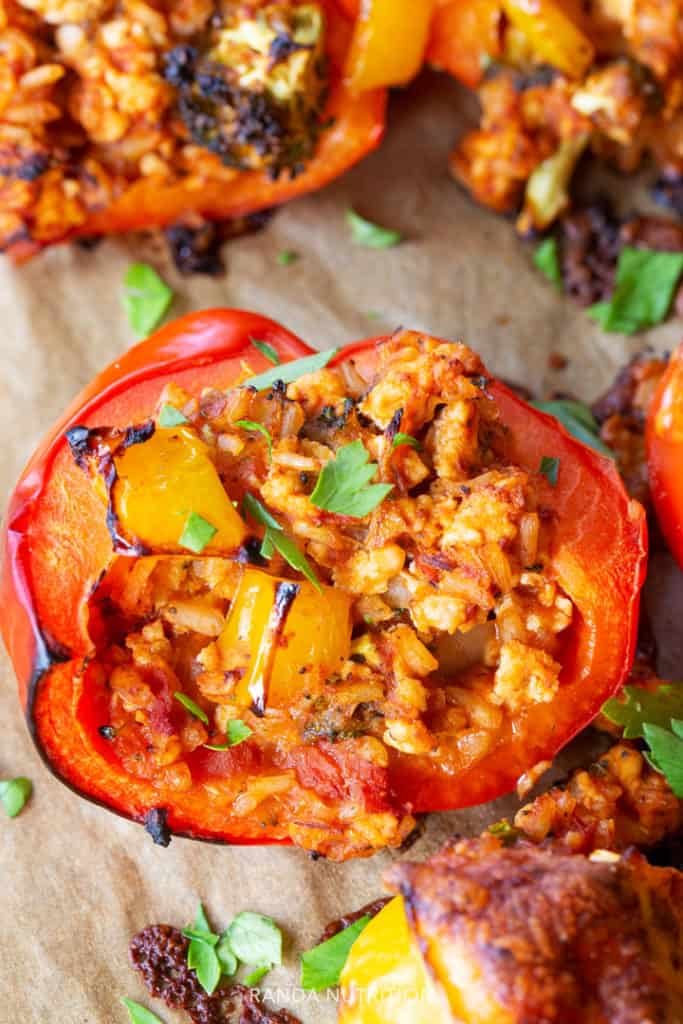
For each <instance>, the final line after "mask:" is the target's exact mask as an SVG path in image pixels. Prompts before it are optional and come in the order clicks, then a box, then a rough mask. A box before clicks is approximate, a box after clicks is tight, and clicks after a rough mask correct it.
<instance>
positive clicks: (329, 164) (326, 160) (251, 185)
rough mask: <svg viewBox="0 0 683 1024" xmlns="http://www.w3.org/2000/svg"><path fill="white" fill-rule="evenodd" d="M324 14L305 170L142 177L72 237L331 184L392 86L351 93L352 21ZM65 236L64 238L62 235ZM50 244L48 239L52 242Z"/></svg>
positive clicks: (260, 202)
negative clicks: (323, 87) (319, 94)
mask: <svg viewBox="0 0 683 1024" xmlns="http://www.w3.org/2000/svg"><path fill="white" fill-rule="evenodd" d="M321 3H322V5H323V8H324V11H325V17H326V20H327V32H326V54H327V58H328V61H329V66H330V88H329V97H328V101H327V104H326V107H325V118H326V119H329V121H330V127H328V128H327V129H326V130H325V131H323V133H322V135H321V138H320V141H319V143H318V146H317V149H316V152H315V154H314V155H313V157H312V158H311V159H310V160H308V161H307V163H306V164H305V166H304V168H303V170H302V171H301V173H299V174H296V175H290V174H282V175H280V177H279V178H278V179H277V180H276V181H273V180H272V177H271V176H270V175H269V174H268V173H267V171H244V172H242V173H240V174H239V175H237V177H236V178H235V179H234V180H233V181H231V182H229V183H228V184H226V182H225V181H224V180H223V179H222V178H215V179H212V178H211V177H207V179H206V181H205V182H204V183H203V185H202V187H201V189H197V187H196V183H195V184H193V185H191V186H190V187H188V186H187V185H186V184H185V183H184V181H178V182H175V183H173V184H168V185H165V184H163V183H161V184H160V183H159V181H158V180H155V179H149V178H144V177H140V178H138V179H137V180H135V181H133V182H132V183H131V184H130V185H129V187H127V188H126V189H125V190H124V191H122V192H121V194H120V195H118V197H117V198H116V199H115V200H114V201H113V202H112V203H110V204H109V205H107V206H104V207H102V208H101V209H97V210H93V211H91V212H90V213H89V214H88V216H87V219H86V220H85V221H84V222H83V223H81V224H79V225H78V227H77V228H76V229H75V230H74V231H72V232H71V233H69V235H68V238H73V237H77V236H88V237H89V236H93V235H107V234H117V233H121V232H125V231H139V230H141V229H142V228H148V227H161V226H164V225H167V224H172V223H174V222H175V221H178V220H179V219H181V218H182V217H183V216H186V215H188V214H199V215H201V216H203V217H206V218H207V219H208V220H230V219H233V218H240V217H243V216H246V215H247V214H250V213H255V212H257V211H259V210H264V209H267V208H269V207H272V206H278V205H280V204H281V203H285V202H288V201H289V200H290V199H295V198H296V197H297V196H301V195H305V194H306V193H307V192H312V191H315V190H316V189H319V188H322V187H323V186H324V185H327V184H329V182H331V181H333V180H334V179H335V178H337V177H339V176H340V175H341V174H343V173H344V172H345V171H347V170H348V169H349V168H350V167H352V166H353V165H354V164H356V163H357V162H358V161H359V160H361V159H362V158H363V157H364V156H366V155H367V154H368V153H369V152H370V151H371V150H373V149H375V148H376V147H377V146H378V145H379V144H380V142H381V140H382V137H383V135H384V128H385V112H386V102H387V94H386V90H385V89H374V90H372V91H368V92H365V93H363V94H362V95H354V94H352V92H351V91H350V89H349V88H348V87H347V85H346V83H345V81H344V75H345V70H344V69H345V65H346V62H347V59H348V54H349V50H350V46H351V41H352V31H353V26H352V24H351V21H350V20H349V18H348V17H347V14H346V12H345V11H344V9H343V5H342V4H340V2H339V0H321ZM60 240H67V239H60ZM43 244H44V243H41V242H40V241H36V240H33V239H20V240H18V241H17V242H16V243H13V244H12V245H10V247H9V249H8V252H9V253H10V255H11V256H12V258H13V259H14V260H15V261H16V262H19V263H21V262H24V261H25V260H27V259H29V258H31V257H32V256H33V255H35V253H36V252H37V251H39V250H40V249H41V248H42V247H43ZM48 244H49V243H48Z"/></svg>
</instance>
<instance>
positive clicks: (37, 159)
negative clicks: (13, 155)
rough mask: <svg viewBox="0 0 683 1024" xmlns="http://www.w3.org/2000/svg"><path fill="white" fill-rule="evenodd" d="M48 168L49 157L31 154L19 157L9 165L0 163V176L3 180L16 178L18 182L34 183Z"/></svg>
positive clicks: (44, 154)
mask: <svg viewBox="0 0 683 1024" xmlns="http://www.w3.org/2000/svg"><path fill="white" fill-rule="evenodd" d="M49 166H50V157H49V155H48V154H47V153H31V154H30V155H29V156H21V155H20V156H19V158H18V159H16V160H10V162H9V163H0V176H2V177H3V178H16V179H18V180H19V181H35V180H36V178H39V177H40V176H41V174H45V171H46V170H47V169H48V167H49Z"/></svg>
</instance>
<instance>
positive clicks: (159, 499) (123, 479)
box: [113, 426, 247, 554]
mask: <svg viewBox="0 0 683 1024" xmlns="http://www.w3.org/2000/svg"><path fill="white" fill-rule="evenodd" d="M114 464H115V466H116V472H117V477H118V479H117V481H116V483H115V484H114V491H113V500H114V510H115V512H116V514H117V516H118V519H119V521H120V523H121V525H122V526H123V527H124V529H125V531H126V533H128V534H131V535H132V536H133V537H136V538H137V539H138V540H140V541H141V542H142V543H143V544H144V545H145V547H147V548H149V549H150V550H151V551H154V552H157V551H170V552H177V551H183V550H185V549H184V548H183V546H182V545H180V544H179V540H180V537H181V535H182V533H183V530H184V528H185V525H186V523H187V520H188V518H189V517H190V515H191V514H192V513H194V514H195V515H196V516H201V518H202V519H204V520H206V522H207V523H210V524H211V526H212V527H213V528H214V529H215V530H216V533H215V534H214V535H213V536H212V537H211V539H210V541H209V542H208V543H207V545H206V547H205V548H204V549H203V550H204V553H211V554H217V553H221V554H225V553H227V552H230V551H235V550H236V549H237V548H239V546H240V544H242V542H243V541H244V540H245V538H246V537H247V528H246V526H245V524H244V523H243V522H242V520H241V519H240V517H239V515H238V513H237V511H236V510H235V508H234V507H233V504H232V502H231V501H230V498H229V497H228V495H227V493H226V491H225V488H224V487H223V484H222V483H221V479H220V477H219V475H218V472H217V470H216V467H215V466H214V464H213V462H212V461H211V457H210V455H209V449H208V447H207V445H205V444H204V442H203V441H202V440H201V439H200V438H199V437H197V435H196V434H195V433H194V431H193V430H191V429H190V428H189V427H185V426H178V427H171V428H169V429H164V428H163V427H157V428H156V430H155V431H154V433H153V434H152V436H151V437H150V438H149V439H148V440H147V441H142V442H140V443H139V444H133V445H131V446H130V447H129V448H126V449H125V451H124V452H123V453H122V454H121V455H118V456H116V457H115V459H114Z"/></svg>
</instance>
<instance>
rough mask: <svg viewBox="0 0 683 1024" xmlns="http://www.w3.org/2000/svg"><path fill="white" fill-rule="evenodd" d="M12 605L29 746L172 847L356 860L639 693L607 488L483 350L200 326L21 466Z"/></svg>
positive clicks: (486, 790)
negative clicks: (295, 852)
mask: <svg viewBox="0 0 683 1024" xmlns="http://www.w3.org/2000/svg"><path fill="white" fill-rule="evenodd" d="M4 545H5V564H4V574H3V578H2V595H1V612H2V625H3V631H4V636H5V642H6V645H7V647H8V650H9V652H10V655H11V657H12V660H13V662H14V666H15V669H16V673H17V676H18V679H19V688H20V696H21V701H22V704H23V706H24V708H25V711H26V715H27V717H28V721H29V724H30V727H31V729H32V732H33V735H34V737H35V741H36V744H37V746H38V748H39V749H40V751H41V752H42V754H43V756H44V757H45V759H46V761H47V762H48V764H49V765H50V767H51V768H52V769H53V770H54V771H55V772H56V773H57V774H58V775H59V776H60V777H61V778H62V779H63V780H65V781H66V782H67V783H69V784H70V785H71V786H73V787H74V788H75V789H76V790H77V791H78V792H80V793H81V794H83V795H85V796H88V797H90V798H93V799H95V800H97V801H99V802H101V803H104V804H106V805H107V806H109V807H111V808H113V809H115V810H117V811H118V812H120V813H122V814H125V815H127V816H130V817H132V818H134V819H136V820H145V821H146V822H147V825H148V826H150V827H151V828H152V831H155V832H156V833H157V836H158V838H161V839H164V838H165V836H166V832H167V830H168V831H174V832H179V833H183V834H186V835H190V836H194V837H198V838H207V839H217V840H224V841H230V842H252V843H253V842H255V843H262V842H292V843H295V844H297V845H300V846H303V847H305V848H307V849H309V850H314V851H316V852H318V853H321V854H324V855H326V856H328V857H332V858H336V859H340V860H341V859H345V858H348V857H352V856H360V855H367V854H370V853H372V852H374V851H376V850H378V849H380V848H382V847H385V846H398V845H400V844H401V843H402V842H403V840H404V839H405V838H406V836H407V835H408V834H409V833H410V832H411V830H412V829H413V827H414V824H415V819H414V815H415V814H416V813H418V812H423V811H434V810H440V809H448V808H458V807H464V806H467V805H472V804H477V803H481V802H484V801H487V800H490V799H492V798H494V797H496V796H499V795H500V794H502V793H505V792H507V791H509V790H511V789H512V788H513V787H514V786H515V784H516V783H517V781H518V780H519V779H520V777H521V776H523V775H525V773H531V776H533V775H534V774H535V773H536V772H537V771H538V770H539V766H542V765H543V764H545V763H546V762H548V761H549V760H550V759H551V758H552V757H553V755H554V754H555V753H556V751H557V750H559V748H560V747H562V746H563V744H565V743H566V742H567V741H568V740H569V739H570V738H571V737H572V736H573V735H574V734H575V733H576V732H577V731H578V730H580V729H581V728H582V727H583V726H584V725H586V724H587V723H588V722H589V721H590V720H591V719H592V718H593V717H594V716H595V715H596V714H597V712H598V711H599V709H600V707H601V706H602V704H603V703H604V701H605V700H606V699H607V698H608V697H609V696H610V695H611V694H613V693H614V692H615V691H616V690H618V689H619V687H620V686H621V684H622V682H623V679H624V677H625V675H626V673H627V671H628V669H629V666H630V663H631V661H632V654H633V642H634V631H635V627H636V622H637V612H638V597H639V590H640V587H641V584H642V579H643V572H644V565H645V557H646V528H645V521H644V515H643V511H642V509H641V507H640V505H638V504H637V503H636V502H634V501H632V500H629V498H628V497H627V495H626V493H625V491H624V488H623V486H622V484H621V481H620V479H619V477H618V474H617V472H616V470H615V468H614V466H613V464H612V463H611V462H610V461H609V460H608V459H605V458H603V457H602V456H600V455H598V454H596V453H595V452H594V451H592V450H589V449H588V448H586V447H584V446H583V445H582V444H580V443H579V442H578V441H576V440H575V439H573V438H572V437H570V436H569V435H568V434H567V433H566V432H565V431H564V430H563V429H562V428H561V427H560V426H559V424H558V423H557V421H556V420H554V419H553V418H551V417H549V416H547V415H545V414H544V413H541V412H539V411H538V410H535V409H532V408H530V407H529V406H528V405H527V404H526V403H525V402H523V401H522V400H521V399H519V398H518V397H516V396H515V395H514V394H513V393H512V392H511V391H510V390H509V389H508V388H507V387H505V386H504V385H503V384H501V383H500V382H498V381H496V380H495V379H493V378H492V377H491V376H490V374H489V373H488V372H487V370H486V368H485V367H484V365H483V364H482V362H481V360H480V359H479V357H478V356H477V355H476V354H475V353H474V352H472V351H471V350H470V349H468V348H466V347H465V346H464V345H462V344H458V343H451V342H447V341H442V340H439V339H436V338H431V337H427V336H425V335H423V334H420V333H418V332H415V331H403V330H402V331H399V332H397V333H396V334H394V335H392V336H391V337H387V338H379V339H370V340H368V341H363V342H359V343H356V344H353V345H350V346H348V347H347V348H344V349H342V350H340V351H337V352H329V351H328V352H325V353H316V352H315V351H314V350H313V349H311V348H309V347H308V346H307V345H305V344H303V342H301V341H299V340H298V339H297V338H296V337H294V336H293V335H292V334H290V333H289V332H288V331H286V330H285V329H284V328H282V327H280V326H279V325H277V324H275V323H273V322H272V321H270V320H267V319H265V318H263V317H260V316H256V315H254V314H251V313H244V312H238V311H234V310H221V309H219V310H209V311H206V312H202V313H196V314H191V315H189V316H186V317H184V318H182V319H180V320H178V321H176V322H175V323H173V324H170V325H169V326H167V327H165V328H163V329H162V330H161V331H159V332H158V333H157V334H156V335H154V336H153V337H151V338H149V339H148V340H146V341H144V342H142V343H141V344H140V345H138V346H137V347H136V348H133V349H132V350H131V351H129V352H128V353H127V354H126V355H125V356H123V357H122V358H121V359H120V360H119V361H118V362H116V363H115V364H113V365H112V366H111V367H109V369H107V370H105V371H104V373H103V374H102V375H101V376H100V377H98V378H97V379H96V380H95V381H94V382H93V383H92V385H91V386H90V387H89V388H87V389H86V391H85V392H84V393H83V394H82V395H80V396H79V398H77V399H76V401H75V402H74V404H73V405H72V407H71V408H70V409H69V410H68V412H67V413H66V414H65V416H64V418H63V419H62V420H61V422H60V423H59V424H57V426H56V428H55V429H54V430H53V431H52V432H51V433H50V435H49V436H48V437H47V439H46V440H45V441H44V442H43V444H42V445H41V447H40V449H39V451H38V452H37V453H36V455H35V457H34V458H33V459H32V461H31V462H30V464H29V466H28V467H27V469H26V471H25V473H24V475H23V477H22V479H21V481H20V483H19V485H18V487H17V489H16V492H15V494H14V496H13V498H12V501H11V505H10V510H9V515H8V518H7V526H6V533H5V538H4Z"/></svg>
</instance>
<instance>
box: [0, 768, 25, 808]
mask: <svg viewBox="0 0 683 1024" xmlns="http://www.w3.org/2000/svg"><path fill="white" fill-rule="evenodd" d="M32 792H33V784H32V783H31V780H30V779H26V778H24V776H23V775H20V776H19V777H18V778H16V779H5V780H3V781H2V782H0V801H1V802H2V804H3V807H4V808H5V810H6V812H7V815H8V817H10V818H16V816H17V814H19V813H20V811H22V810H23V809H24V806H25V804H26V801H27V800H28V798H29V797H30V795H31V793H32Z"/></svg>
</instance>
